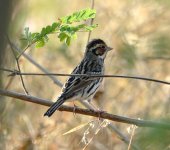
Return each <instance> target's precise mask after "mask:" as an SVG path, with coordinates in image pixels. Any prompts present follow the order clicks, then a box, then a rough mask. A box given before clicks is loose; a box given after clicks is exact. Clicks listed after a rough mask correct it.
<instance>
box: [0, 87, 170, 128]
mask: <svg viewBox="0 0 170 150" xmlns="http://www.w3.org/2000/svg"><path fill="white" fill-rule="evenodd" d="M0 95H3V96H8V97H13V98H17V99H19V100H23V101H28V102H32V103H36V104H40V105H44V106H51V105H52V104H53V102H51V101H49V100H46V99H41V98H38V97H34V96H30V95H25V94H21V93H16V92H12V91H6V90H0ZM59 111H67V112H75V113H77V114H82V115H87V116H93V117H99V116H100V117H101V118H103V119H108V120H112V121H116V122H121V123H126V124H133V125H136V126H139V127H151V128H161V129H166V130H170V123H168V122H162V121H161V122H157V121H149V120H138V119H133V118H128V117H123V116H118V115H112V114H109V113H106V112H103V113H99V112H98V111H93V110H88V109H82V108H76V109H75V108H74V107H70V106H64V105H63V106H61V107H60V108H59Z"/></svg>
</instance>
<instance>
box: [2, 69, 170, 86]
mask: <svg viewBox="0 0 170 150" xmlns="http://www.w3.org/2000/svg"><path fill="white" fill-rule="evenodd" d="M0 70H2V71H7V72H10V74H9V76H15V75H25V76H28V75H32V76H82V77H93V78H100V77H103V78H126V79H135V80H145V81H151V82H157V83H162V84H168V85H170V82H168V81H163V80H158V79H152V78H146V77H139V76H126V75H93V74H65V73H21V72H20V71H13V72H12V70H10V69H4V68H0Z"/></svg>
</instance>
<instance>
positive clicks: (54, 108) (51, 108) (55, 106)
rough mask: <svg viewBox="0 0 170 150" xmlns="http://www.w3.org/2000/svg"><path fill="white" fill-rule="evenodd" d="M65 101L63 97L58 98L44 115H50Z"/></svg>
mask: <svg viewBox="0 0 170 150" xmlns="http://www.w3.org/2000/svg"><path fill="white" fill-rule="evenodd" d="M64 102H65V101H64V100H63V99H58V100H57V101H56V102H55V103H54V104H52V105H51V107H50V108H49V109H48V110H47V112H46V113H45V114H44V116H48V117H50V116H51V115H52V114H53V113H54V112H55V111H56V110H57V109H58V108H59V107H60V106H61V105H62V104H63V103H64Z"/></svg>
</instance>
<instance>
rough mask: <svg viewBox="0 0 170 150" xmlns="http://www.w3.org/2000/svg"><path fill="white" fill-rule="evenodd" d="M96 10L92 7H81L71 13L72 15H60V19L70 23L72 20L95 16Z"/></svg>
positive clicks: (82, 19) (78, 20) (76, 20)
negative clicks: (81, 8)
mask: <svg viewBox="0 0 170 150" xmlns="http://www.w3.org/2000/svg"><path fill="white" fill-rule="evenodd" d="M95 15H96V10H94V9H90V8H87V9H83V10H80V11H77V12H75V13H73V14H72V15H69V16H66V17H62V18H61V19H60V20H61V22H62V23H65V24H72V23H73V22H80V21H84V20H87V19H91V18H95Z"/></svg>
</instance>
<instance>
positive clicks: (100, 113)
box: [97, 109, 106, 121]
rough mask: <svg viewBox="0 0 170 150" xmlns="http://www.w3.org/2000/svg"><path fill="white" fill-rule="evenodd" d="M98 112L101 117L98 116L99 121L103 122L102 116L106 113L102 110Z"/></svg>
mask: <svg viewBox="0 0 170 150" xmlns="http://www.w3.org/2000/svg"><path fill="white" fill-rule="evenodd" d="M97 112H98V115H99V116H98V119H99V121H101V120H102V118H101V115H102V114H103V113H106V111H104V110H101V109H98V110H97Z"/></svg>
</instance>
